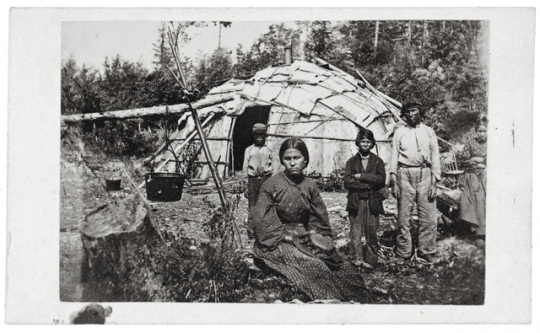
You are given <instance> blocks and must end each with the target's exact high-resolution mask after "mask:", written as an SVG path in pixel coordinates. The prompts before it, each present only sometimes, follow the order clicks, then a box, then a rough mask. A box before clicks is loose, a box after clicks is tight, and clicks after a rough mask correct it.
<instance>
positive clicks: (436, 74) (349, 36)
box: [61, 21, 489, 138]
mask: <svg viewBox="0 0 540 333" xmlns="http://www.w3.org/2000/svg"><path fill="white" fill-rule="evenodd" d="M215 24H219V25H220V27H221V25H222V24H223V26H230V22H216V23H215ZM232 24H233V26H234V23H232ZM205 26H206V23H204V22H193V21H191V22H175V23H172V22H168V23H164V24H163V26H162V27H161V29H160V30H159V37H158V40H157V42H156V43H155V44H154V45H153V46H154V62H153V65H154V70H153V71H151V72H149V71H148V70H147V69H145V67H144V66H143V64H139V63H131V62H129V61H125V60H123V59H121V57H120V56H116V57H114V58H113V59H110V60H109V59H105V61H104V63H103V69H102V70H101V72H100V71H97V70H95V69H93V68H87V67H85V66H83V67H82V68H79V67H77V65H76V64H75V62H74V61H73V60H67V61H65V62H64V63H63V65H62V87H61V89H62V104H61V105H62V114H70V113H88V112H100V111H110V110H120V109H127V108H135V107H151V106H158V105H172V104H178V103H182V102H183V100H182V94H181V93H180V87H179V86H178V84H177V83H176V81H175V80H174V79H173V77H172V76H171V74H170V73H169V71H168V69H167V66H169V67H170V68H173V67H174V66H172V57H171V53H170V50H169V45H168V43H167V41H166V35H167V32H168V31H169V29H170V30H171V31H172V32H173V33H174V35H175V38H176V43H178V44H179V45H180V46H182V45H185V44H186V43H189V42H190V39H191V37H190V31H191V30H189V29H191V28H193V27H195V28H204V27H205ZM488 29H489V26H488V22H483V21H343V22H329V21H298V22H295V23H294V24H293V23H288V24H284V23H282V24H273V25H271V26H269V28H268V31H267V32H266V33H263V34H262V35H261V36H260V37H259V38H258V39H257V40H255V41H254V42H253V44H252V45H250V46H248V47H247V48H245V47H244V46H242V45H238V47H237V49H236V50H235V51H236V52H235V57H234V58H235V59H234V61H233V57H232V56H231V51H229V50H227V49H225V48H222V47H221V45H218V48H217V49H215V50H214V51H213V52H212V54H210V55H203V56H202V57H200V58H199V59H196V60H195V61H193V60H192V59H189V58H184V59H182V66H183V67H184V70H185V72H186V75H187V76H188V81H189V83H188V84H190V85H191V86H192V87H193V88H195V89H197V90H198V91H199V92H200V93H199V96H203V95H204V94H206V93H207V92H208V91H209V90H210V89H212V88H213V87H216V86H218V85H221V84H223V83H224V82H226V81H227V80H229V79H231V78H237V79H248V78H251V77H252V76H253V75H254V74H255V73H256V72H257V71H259V70H261V69H264V68H266V67H269V66H272V65H277V64H282V63H283V61H284V59H283V58H284V57H283V53H284V52H283V49H284V48H285V47H286V46H292V48H293V60H305V61H313V59H314V58H322V59H324V60H326V61H328V62H329V63H331V64H333V65H335V66H337V67H339V68H341V69H342V70H344V71H346V72H348V73H349V74H351V75H353V76H356V72H355V71H356V70H359V71H360V72H361V73H362V74H363V75H364V76H365V77H366V78H367V80H368V81H370V83H371V84H372V85H373V86H375V87H376V88H377V89H379V90H380V91H382V92H384V93H386V94H388V95H389V96H391V97H393V98H395V99H396V100H398V101H406V100H407V99H409V98H410V97H415V98H416V99H420V100H421V101H422V102H423V104H424V106H425V108H426V110H427V112H426V117H425V121H426V122H427V123H428V124H429V125H430V126H433V127H434V128H435V130H436V131H437V134H438V135H440V136H441V137H443V138H449V137H450V136H455V134H456V133H458V134H459V132H460V131H463V126H462V125H463V124H466V123H467V122H469V123H470V120H471V119H472V118H474V117H473V116H471V114H472V115H475V114H478V113H486V112H487V98H488V94H487V84H488V61H487V54H488V49H487V45H488V44H487V43H486V42H487V40H486V39H487V36H488V35H489V34H488ZM465 127H466V126H465Z"/></svg>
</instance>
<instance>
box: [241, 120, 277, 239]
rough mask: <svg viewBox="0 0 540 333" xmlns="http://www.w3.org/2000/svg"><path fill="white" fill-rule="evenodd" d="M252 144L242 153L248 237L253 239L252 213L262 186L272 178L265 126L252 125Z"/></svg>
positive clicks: (270, 156) (270, 157)
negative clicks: (245, 183)
mask: <svg viewBox="0 0 540 333" xmlns="http://www.w3.org/2000/svg"><path fill="white" fill-rule="evenodd" d="M253 142H254V143H253V144H252V145H251V146H249V147H247V148H246V151H245V153H244V167H243V173H244V178H247V179H248V181H247V193H246V197H247V199H248V223H247V230H248V237H249V238H253V229H252V227H251V220H252V215H253V213H252V211H253V208H254V207H255V204H256V203H257V198H258V197H259V190H260V189H261V186H262V184H263V183H264V182H265V181H266V180H267V179H268V178H270V176H272V152H271V151H270V149H268V147H267V146H266V125H264V124H255V125H253Z"/></svg>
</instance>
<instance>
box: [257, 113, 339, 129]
mask: <svg viewBox="0 0 540 333" xmlns="http://www.w3.org/2000/svg"><path fill="white" fill-rule="evenodd" d="M312 115H314V116H319V115H318V114H314V113H312ZM320 116H322V117H324V116H325V115H320ZM338 120H347V118H333V119H328V121H338ZM322 121H326V120H324V119H315V120H305V121H293V122H285V123H280V124H279V125H288V124H308V123H320V122H322ZM266 125H268V126H271V125H278V123H268V124H266Z"/></svg>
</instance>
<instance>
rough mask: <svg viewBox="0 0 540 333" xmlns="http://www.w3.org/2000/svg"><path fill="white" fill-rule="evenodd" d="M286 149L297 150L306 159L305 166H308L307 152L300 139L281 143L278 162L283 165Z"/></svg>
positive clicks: (292, 138)
mask: <svg viewBox="0 0 540 333" xmlns="http://www.w3.org/2000/svg"><path fill="white" fill-rule="evenodd" d="M288 149H298V150H299V151H300V153H302V156H304V158H305V159H306V166H307V165H308V164H309V151H308V149H307V146H306V143H305V142H304V141H302V139H300V138H296V137H291V138H288V139H286V140H285V141H283V143H282V144H281V148H279V160H280V161H281V164H283V155H285V152H286V151H287V150H288Z"/></svg>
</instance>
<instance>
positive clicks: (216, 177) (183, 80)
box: [167, 30, 227, 209]
mask: <svg viewBox="0 0 540 333" xmlns="http://www.w3.org/2000/svg"><path fill="white" fill-rule="evenodd" d="M168 37H169V45H170V48H171V52H172V56H173V59H174V61H175V63H176V67H177V69H178V74H179V76H177V75H175V73H174V72H173V70H172V69H171V68H170V67H169V66H167V68H168V69H169V71H170V72H171V75H172V76H173V77H174V78H175V80H176V81H177V82H178V84H179V85H180V87H181V88H182V93H183V94H184V97H185V98H186V100H187V104H188V106H189V110H190V111H191V117H192V118H193V122H194V123H195V128H196V129H197V132H198V133H199V137H200V138H201V143H202V146H203V151H204V155H205V157H206V162H207V163H208V167H209V168H210V172H211V173H212V177H213V178H214V182H215V184H216V189H217V191H218V194H219V199H220V201H221V205H222V206H223V209H226V208H227V199H226V197H225V191H223V183H222V181H221V177H220V176H219V173H218V172H217V169H216V165H215V163H214V160H213V159H212V154H211V153H210V149H209V147H208V142H207V140H206V135H205V134H204V131H203V129H202V126H201V122H200V120H199V115H198V114H197V110H195V109H194V108H193V106H192V105H191V100H190V97H191V95H190V93H189V92H188V90H187V83H186V78H185V76H184V73H183V70H182V66H181V64H180V51H179V50H178V45H177V44H175V43H174V42H173V40H174V39H173V35H172V32H171V31H170V30H169V34H168Z"/></svg>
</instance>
